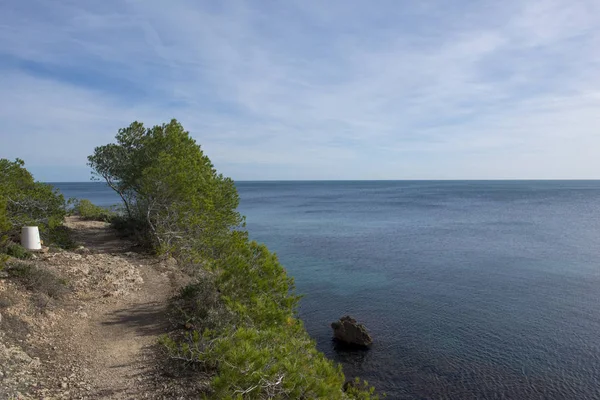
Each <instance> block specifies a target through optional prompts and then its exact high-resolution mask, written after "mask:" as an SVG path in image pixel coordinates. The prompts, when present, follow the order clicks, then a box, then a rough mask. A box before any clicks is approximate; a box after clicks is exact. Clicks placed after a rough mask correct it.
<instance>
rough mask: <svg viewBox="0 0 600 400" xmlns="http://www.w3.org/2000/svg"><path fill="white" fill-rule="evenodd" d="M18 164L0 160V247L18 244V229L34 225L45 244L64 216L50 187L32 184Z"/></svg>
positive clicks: (58, 197)
mask: <svg viewBox="0 0 600 400" xmlns="http://www.w3.org/2000/svg"><path fill="white" fill-rule="evenodd" d="M24 165H25V163H24V162H23V161H22V160H19V159H17V160H15V161H9V160H6V159H0V245H2V243H3V242H6V241H7V240H8V239H13V240H14V241H18V239H19V235H20V230H21V227H22V226H26V225H36V226H38V227H39V229H40V235H41V237H42V239H44V240H46V241H49V238H50V237H51V235H52V231H53V230H54V229H56V228H58V227H60V226H61V225H62V223H63V220H64V217H65V215H66V203H65V199H64V197H63V196H62V195H61V194H60V193H59V192H58V191H57V190H55V189H54V188H52V186H50V185H47V184H44V183H41V182H35V181H34V179H33V176H32V175H31V174H30V173H29V171H27V170H26V169H25V167H24Z"/></svg>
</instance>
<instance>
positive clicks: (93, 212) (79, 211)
mask: <svg viewBox="0 0 600 400" xmlns="http://www.w3.org/2000/svg"><path fill="white" fill-rule="evenodd" d="M73 212H74V213H75V215H78V216H80V217H81V218H83V219H84V220H87V221H102V222H111V220H112V219H113V217H114V216H115V213H114V212H113V211H111V210H109V209H107V208H104V207H100V206H97V205H95V204H94V203H92V202H91V201H89V200H87V199H81V200H79V201H78V202H77V203H75V206H74V207H73Z"/></svg>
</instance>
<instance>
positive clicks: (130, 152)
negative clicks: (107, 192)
mask: <svg viewBox="0 0 600 400" xmlns="http://www.w3.org/2000/svg"><path fill="white" fill-rule="evenodd" d="M115 139H116V143H111V144H107V145H104V146H100V147H96V149H95V150H94V154H92V155H91V156H89V157H88V161H89V165H90V166H91V167H92V169H93V170H94V172H95V175H96V176H97V177H100V178H103V179H104V180H106V182H107V184H108V185H109V186H110V187H111V188H113V189H114V190H115V191H116V192H117V193H118V194H119V196H120V197H121V199H122V200H123V204H124V208H125V212H126V214H127V216H128V217H129V218H130V219H133V220H136V221H137V222H138V223H140V224H142V225H143V227H144V232H146V233H147V235H146V240H147V241H148V243H147V244H149V245H150V246H151V247H153V248H154V249H156V250H157V251H158V252H161V253H169V254H175V253H176V254H177V255H178V256H179V257H188V258H189V257H191V258H194V257H196V256H200V255H205V253H206V252H207V251H209V252H211V251H214V250H215V245H216V242H218V241H222V240H223V237H224V236H226V235H227V234H228V233H229V232H230V231H231V230H232V229H235V228H236V227H239V226H241V225H243V218H242V217H241V216H240V214H239V213H238V212H237V211H236V208H237V205H238V202H239V199H238V195H237V191H236V189H235V185H234V183H233V181H232V180H231V179H229V178H225V177H223V175H221V174H218V173H217V171H216V170H215V168H214V167H213V165H212V163H211V161H210V159H209V158H208V157H207V156H206V155H205V154H204V153H203V151H202V149H201V147H200V146H199V145H198V144H197V143H196V141H195V140H194V139H193V138H192V137H191V136H190V135H189V133H188V132H187V131H185V130H184V129H183V127H182V126H181V124H180V123H179V122H177V121H176V120H171V121H170V122H169V123H167V124H162V125H156V126H153V127H152V128H146V127H144V125H143V124H142V123H141V122H133V123H132V124H131V125H129V126H128V127H127V128H123V129H120V130H119V132H118V133H117V135H116V137H115Z"/></svg>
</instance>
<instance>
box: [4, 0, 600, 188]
mask: <svg viewBox="0 0 600 400" xmlns="http://www.w3.org/2000/svg"><path fill="white" fill-rule="evenodd" d="M0 94H1V96H0V158H9V159H14V158H16V157H19V158H22V159H24V160H25V162H26V166H27V167H28V168H29V169H30V170H31V171H32V172H33V173H34V175H35V177H36V178H37V179H38V180H42V181H54V182H56V181H87V180H89V178H90V171H89V169H88V167H87V166H86V158H87V156H88V155H89V154H91V153H92V152H93V149H94V147H95V146H99V145H103V144H107V143H109V142H111V141H113V139H114V135H115V134H116V133H117V130H118V129H119V128H122V127H125V126H127V125H129V124H130V123H131V122H133V121H135V120H137V121H142V122H144V123H145V124H146V125H148V126H151V125H155V124H160V123H163V122H168V121H169V120H170V119H171V118H176V119H178V120H179V121H180V122H181V123H182V124H183V126H184V127H185V128H186V129H187V130H188V131H189V132H190V134H191V135H192V136H193V137H194V138H195V139H196V140H197V141H198V143H199V144H200V145H201V146H202V149H203V150H204V151H205V153H206V154H207V155H208V156H209V157H210V158H211V160H212V161H213V163H214V164H215V166H216V168H217V169H218V170H219V171H220V172H223V173H224V174H225V175H227V176H230V177H232V178H234V179H237V180H273V179H274V180H282V179H283V180H285V179H290V180H293V179H597V178H600V157H599V156H598V153H599V152H600V1H598V0H506V1H488V0H478V1H472V0H457V1H445V0H437V1H430V0H420V1H401V0H377V1H357V0H330V1H316V0H286V1H280V0H277V1H276V0H261V1H229V0H222V1H212V0H211V1H208V0H207V1H199V0H170V1H168V2H166V1H162V0H161V1H159V0H104V1H81V0H52V1H47V0H2V1H1V2H0Z"/></svg>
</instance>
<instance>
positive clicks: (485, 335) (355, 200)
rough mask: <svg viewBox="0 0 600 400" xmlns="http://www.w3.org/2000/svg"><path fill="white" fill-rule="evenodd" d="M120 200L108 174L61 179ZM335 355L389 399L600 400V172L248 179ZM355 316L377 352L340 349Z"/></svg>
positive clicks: (76, 192)
mask: <svg viewBox="0 0 600 400" xmlns="http://www.w3.org/2000/svg"><path fill="white" fill-rule="evenodd" d="M57 186H58V187H59V188H60V189H61V190H62V191H63V192H64V193H65V195H67V196H75V197H86V198H89V199H90V200H92V201H94V202H96V203H99V204H103V205H110V204H112V203H113V202H116V201H118V198H116V197H115V196H114V195H113V194H111V193H110V192H108V191H106V190H105V188H103V187H102V186H101V185H99V184H94V183H84V184H58V185H57ZM238 190H239V192H240V196H241V199H242V200H241V206H240V211H241V212H242V213H243V214H245V215H246V216H247V220H248V229H249V231H250V233H251V236H252V237H253V238H255V239H257V240H259V241H261V242H264V243H266V244H267V245H268V246H269V248H271V249H272V250H274V251H276V252H277V254H278V255H279V257H280V260H281V262H282V263H283V264H284V265H285V266H286V268H287V269H288V271H289V273H290V274H291V275H292V276H294V278H295V280H296V286H297V289H298V292H299V293H302V294H303V295H304V298H303V299H302V302H301V309H300V315H301V317H302V319H303V320H304V321H305V325H306V327H307V330H308V331H309V333H310V334H311V336H312V337H313V338H314V339H315V340H316V341H317V344H318V347H319V349H320V350H321V351H323V352H324V353H325V354H327V356H329V357H330V358H332V359H335V360H337V361H339V362H342V363H343V365H344V370H345V371H346V373H347V375H349V376H350V375H359V376H361V377H362V378H365V379H368V380H369V381H370V382H372V383H374V384H375V385H376V386H377V387H378V388H381V389H382V390H384V391H386V392H388V395H389V396H388V398H390V399H432V398H433V399H502V398H505V399H530V398H531V399H584V398H585V399H590V398H600V385H599V383H600V382H599V377H600V344H599V343H600V339H599V333H600V307H599V304H600V257H599V256H600V182H598V181H539V182H537V181H515V182H508V181H494V182H474V181H462V182H460V181H455V182H449V181H445V182H433V181H423V182H416V181H408V182H401V181H400V182H240V183H238ZM346 313H349V314H351V315H353V316H354V317H356V318H357V319H359V320H360V321H362V322H364V323H365V324H366V325H367V327H368V328H369V329H370V330H371V332H372V334H373V336H374V339H375V343H374V345H373V347H372V348H371V349H370V350H368V351H360V352H349V351H346V350H343V349H338V348H336V347H335V345H334V343H333V342H332V341H331V329H330V328H329V324H330V323H331V322H332V321H333V320H335V319H337V318H339V317H340V316H342V315H344V314H346Z"/></svg>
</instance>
